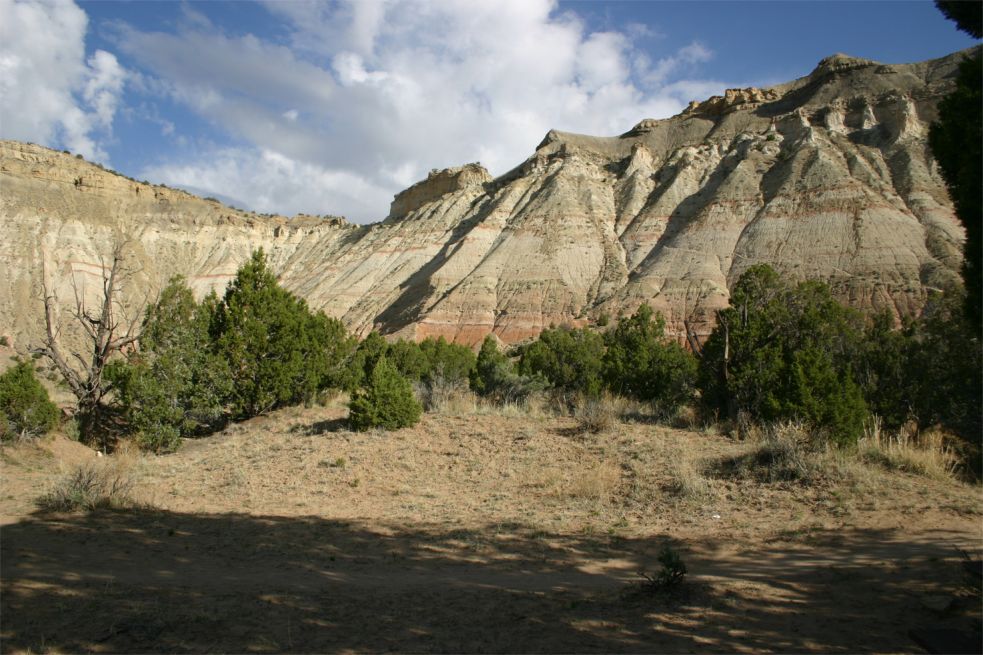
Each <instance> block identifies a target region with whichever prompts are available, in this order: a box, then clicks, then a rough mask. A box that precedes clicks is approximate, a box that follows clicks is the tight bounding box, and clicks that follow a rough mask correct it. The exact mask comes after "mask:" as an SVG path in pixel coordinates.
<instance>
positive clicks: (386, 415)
mask: <svg viewBox="0 0 983 655" xmlns="http://www.w3.org/2000/svg"><path fill="white" fill-rule="evenodd" d="M349 409H350V413H349V416H348V421H349V424H350V425H351V428H352V429H353V430H369V429H371V428H374V427H380V428H385V429H387V430H398V429H399V428H403V427H410V426H412V425H416V423H417V421H419V420H420V414H421V413H422V412H423V408H422V407H420V403H419V402H417V400H416V398H415V397H414V396H413V387H412V386H411V385H410V382H409V380H407V379H406V378H405V377H403V376H402V375H400V374H399V371H398V370H396V367H395V366H393V365H392V363H390V362H389V360H388V359H387V358H386V357H385V356H383V357H381V358H380V359H379V360H378V362H377V363H376V365H375V368H373V370H372V374H371V376H370V377H369V381H368V384H367V385H366V386H365V388H364V389H362V390H359V391H357V392H355V394H354V395H353V396H352V400H351V403H350V404H349Z"/></svg>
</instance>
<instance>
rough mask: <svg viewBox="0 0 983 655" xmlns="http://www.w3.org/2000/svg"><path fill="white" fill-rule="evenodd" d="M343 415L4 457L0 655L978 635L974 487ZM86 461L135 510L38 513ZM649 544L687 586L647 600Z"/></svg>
mask: <svg viewBox="0 0 983 655" xmlns="http://www.w3.org/2000/svg"><path fill="white" fill-rule="evenodd" d="M344 416H345V410H344V409H343V408H340V407H328V408H312V409H291V410H285V411H281V412H278V413H276V414H274V415H271V416H267V417H262V418H258V419H254V420H252V421H250V422H247V423H243V424H238V425H232V426H230V427H228V428H227V429H226V430H224V431H223V432H221V433H219V434H217V435H214V436H212V437H209V438H204V439H200V440H195V441H189V442H187V443H186V444H185V447H184V448H183V449H182V450H181V451H180V452H178V453H177V454H174V455H167V456H161V457H157V456H147V455H139V454H135V453H128V454H127V453H124V454H120V455H114V456H112V457H103V458H99V457H97V456H96V454H95V453H94V452H92V451H90V450H88V449H87V448H85V447H83V446H81V445H79V444H77V443H74V442H71V441H68V440H67V439H65V438H64V437H55V438H54V439H52V440H49V441H48V442H46V443H44V444H42V445H41V446H40V447H32V446H15V447H7V448H6V449H5V450H4V451H3V457H2V470H0V472H2V488H0V525H2V527H0V548H2V553H0V554H2V561H0V573H2V598H0V609H2V618H0V639H2V650H3V651H4V652H18V651H20V652H24V651H31V652H78V651H95V652H148V651H153V652H186V651H194V652H202V651H208V652H256V651H262V652H266V651H271V652H272V651H278V652H364V651H417V652H418V651H442V652H448V651H449V652H657V651H658V652H707V651H718V652H719V651H724V652H759V651H772V652H831V651H836V652H858V651H867V652H923V651H922V648H921V647H920V646H919V645H918V644H917V643H916V642H915V641H914V640H913V639H912V634H920V633H924V632H925V631H928V630H938V629H951V630H958V631H960V633H961V634H963V635H970V637H972V636H973V634H974V633H973V630H978V629H979V607H980V604H979V595H980V591H979V580H978V578H977V579H976V580H975V582H974V579H973V577H972V575H971V574H969V573H967V571H966V568H965V566H964V564H965V561H966V559H967V558H970V559H978V558H979V556H980V551H981V548H983V523H981V516H983V503H981V493H980V488H979V487H978V486H974V485H967V484H963V483H958V482H954V481H945V480H934V479H929V478H925V477H918V476H914V475H910V474H904V473H898V472H888V471H885V470H881V469H879V468H878V467H876V466H873V465H861V464H859V463H858V462H856V461H852V462H851V461H847V460H842V461H838V462H832V463H830V464H829V466H830V467H831V468H830V471H831V473H829V474H828V475H824V476H819V477H818V478H817V479H815V480H813V481H812V482H811V483H809V484H803V483H800V482H771V483H765V482H759V481H756V480H754V479H748V478H746V477H739V476H733V475H729V474H727V471H728V470H729V469H728V463H731V462H733V461H734V460H735V458H740V457H741V456H743V455H746V454H747V453H748V452H749V449H751V448H752V446H751V445H750V444H748V443H745V442H740V441H736V440H733V439H731V438H728V437H725V436H722V435H718V434H714V433H711V432H708V433H704V432H691V431H683V430H673V429H669V428H666V427H663V426H659V425H654V424H651V423H648V422H645V421H644V420H640V421H637V422H628V423H619V424H616V425H615V426H613V427H612V428H611V429H609V430H607V431H606V432H604V433H602V434H600V435H593V436H585V435H582V434H579V433H578V430H577V429H576V425H575V422H574V421H573V419H569V418H554V417H547V416H535V415H533V416H530V415H525V414H522V413H520V412H511V413H510V412H507V411H505V412H497V413H496V412H464V413H461V414H459V415H433V414H428V415H425V416H424V418H423V420H422V421H421V423H420V424H419V425H418V426H416V427H415V428H412V429H407V430H402V431H398V432H392V433H385V432H370V433H365V434H356V433H351V432H348V431H347V430H345V429H344V424H343V418H344ZM87 461H88V462H91V463H93V464H94V465H100V466H112V467H115V468H116V469H117V470H120V471H123V472H125V474H126V475H127V476H129V477H130V478H131V479H132V480H133V481H134V488H133V489H134V491H133V495H134V498H135V500H136V501H137V504H136V505H135V506H134V507H133V508H130V509H123V510H98V511H94V512H90V513H63V514H51V513H42V512H39V511H38V510H37V509H35V504H34V501H35V499H36V498H37V497H38V496H39V495H41V494H42V493H43V492H44V491H45V490H47V489H49V488H51V487H52V486H53V485H55V484H56V483H57V481H58V479H59V477H60V476H62V475H64V473H65V472H66V471H68V470H70V469H71V468H72V467H73V466H76V465H77V464H79V463H80V462H87ZM666 545H669V546H671V547H672V548H673V549H675V550H676V551H677V552H678V553H679V554H680V555H681V556H682V559H683V561H684V562H685V564H686V566H687V568H688V575H687V576H686V578H685V580H684V582H683V584H682V585H681V587H680V588H679V589H678V590H677V591H675V592H673V593H671V594H665V593H659V594H650V593H646V592H645V591H644V590H643V588H642V587H641V585H640V584H639V583H640V582H641V581H642V580H643V578H642V577H641V574H642V573H646V574H649V575H654V574H656V573H657V572H658V570H659V564H658V562H657V559H656V558H657V555H658V553H659V552H660V550H661V549H662V548H663V547H664V546H666ZM976 639H977V642H976V643H977V644H978V643H979V641H978V637H976Z"/></svg>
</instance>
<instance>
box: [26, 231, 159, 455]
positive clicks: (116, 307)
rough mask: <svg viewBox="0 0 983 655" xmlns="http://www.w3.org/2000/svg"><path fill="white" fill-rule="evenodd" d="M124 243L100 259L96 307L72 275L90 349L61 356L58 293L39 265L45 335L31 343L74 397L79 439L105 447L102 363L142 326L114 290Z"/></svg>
mask: <svg viewBox="0 0 983 655" xmlns="http://www.w3.org/2000/svg"><path fill="white" fill-rule="evenodd" d="M124 245H125V244H124V243H118V244H117V245H116V246H115V247H114V249H113V255H112V257H113V262H112V266H110V267H109V269H108V272H107V268H106V266H105V264H104V265H103V267H102V298H101V303H100V306H99V308H98V309H96V310H93V309H90V308H89V307H87V306H86V302H85V297H84V293H83V294H80V293H79V290H78V287H77V286H76V285H75V284H74V280H73V287H74V291H75V309H74V311H73V312H72V316H73V317H74V319H75V321H76V322H77V323H78V324H79V325H80V326H81V327H82V330H83V331H84V333H85V338H84V342H85V343H86V345H87V347H88V350H89V352H88V353H87V354H83V352H80V351H78V350H70V351H69V356H70V358H71V359H69V356H66V354H65V349H64V347H63V346H62V345H61V344H60V343H59V334H60V330H59V327H58V324H57V321H56V319H55V304H56V302H57V298H56V297H55V295H54V293H53V292H51V291H50V290H49V289H48V281H47V277H46V272H45V270H44V268H43V265H42V273H41V277H42V282H41V284H42V293H43V296H44V323H45V329H46V339H45V342H44V345H43V346H40V347H36V348H33V349H32V351H33V352H35V353H38V354H40V355H43V356H45V357H47V358H48V359H50V360H51V362H52V363H53V364H54V365H55V367H56V368H57V369H58V371H59V372H60V373H61V375H62V377H63V378H64V379H65V383H66V384H67V385H68V388H69V389H70V390H71V391H72V393H73V394H74V395H75V397H76V399H77V400H78V406H77V410H76V418H77V420H78V425H79V434H80V436H81V437H82V438H83V440H86V441H95V442H97V443H99V445H100V446H101V447H102V448H103V449H104V450H105V448H106V447H107V446H108V445H109V443H110V432H111V431H110V429H109V426H108V424H107V421H106V419H107V416H108V414H107V411H106V410H107V407H106V400H107V395H108V394H109V392H110V391H111V390H112V383H111V382H110V381H109V380H107V379H106V376H105V372H106V365H107V364H109V362H110V360H111V359H112V358H113V357H114V355H116V354H118V353H123V352H124V351H125V350H126V349H127V348H128V347H132V346H133V345H134V344H135V343H136V342H137V341H138V340H139V338H140V331H141V329H142V323H141V322H139V321H138V320H136V317H132V320H129V321H125V323H124V321H123V319H124V318H125V313H126V312H125V307H124V305H123V303H122V302H121V301H120V299H119V295H120V285H121V280H120V276H121V274H122V264H123V259H124V256H123V249H124ZM42 261H43V258H42Z"/></svg>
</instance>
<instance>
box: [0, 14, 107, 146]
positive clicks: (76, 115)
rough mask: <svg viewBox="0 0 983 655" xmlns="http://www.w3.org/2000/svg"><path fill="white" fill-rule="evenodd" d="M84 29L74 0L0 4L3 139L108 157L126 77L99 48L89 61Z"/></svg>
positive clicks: (0, 132) (0, 119)
mask: <svg viewBox="0 0 983 655" xmlns="http://www.w3.org/2000/svg"><path fill="white" fill-rule="evenodd" d="M87 25H88V18H87V16H86V14H85V12H83V11H82V10H81V9H80V8H79V7H78V6H76V5H75V4H74V3H73V2H18V1H15V0H0V136H3V137H4V138H10V139H20V140H23V141H35V142H38V143H42V144H45V145H49V146H56V147H67V148H70V149H71V150H74V151H75V152H79V153H81V154H82V155H84V156H85V157H88V158H92V159H100V160H103V161H106V160H107V159H108V157H107V156H106V153H105V151H104V150H103V149H102V147H101V145H100V138H102V137H104V136H107V135H109V134H110V133H111V129H112V123H113V118H114V116H115V113H116V109H117V105H118V102H119V98H120V94H121V93H122V90H123V84H124V80H125V78H126V72H125V70H124V69H123V68H122V67H121V66H120V65H119V62H118V61H117V60H116V57H115V56H114V55H112V54H111V53H108V52H105V51H103V50H97V51H96V52H95V53H94V54H93V55H92V56H91V57H89V59H88V60H86V58H85V32H86V28H87Z"/></svg>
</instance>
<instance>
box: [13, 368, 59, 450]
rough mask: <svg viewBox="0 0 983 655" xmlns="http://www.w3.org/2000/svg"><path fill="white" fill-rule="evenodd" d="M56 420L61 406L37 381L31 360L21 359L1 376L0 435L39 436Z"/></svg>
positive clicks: (53, 425)
mask: <svg viewBox="0 0 983 655" xmlns="http://www.w3.org/2000/svg"><path fill="white" fill-rule="evenodd" d="M57 422H58V408H57V407H56V406H55V404H54V403H53V402H51V399H50V398H48V391H47V390H46V389H45V388H44V387H43V386H41V383H40V382H38V379H37V377H35V375H34V366H33V365H32V364H31V363H30V362H18V363H17V364H16V365H14V366H13V367H11V368H9V369H7V371H6V372H4V374H3V375H0V436H2V437H3V438H13V437H20V438H21V439H29V438H33V437H40V436H42V435H44V434H46V433H47V432H48V431H50V430H51V429H52V428H54V427H55V424H56V423H57Z"/></svg>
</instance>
